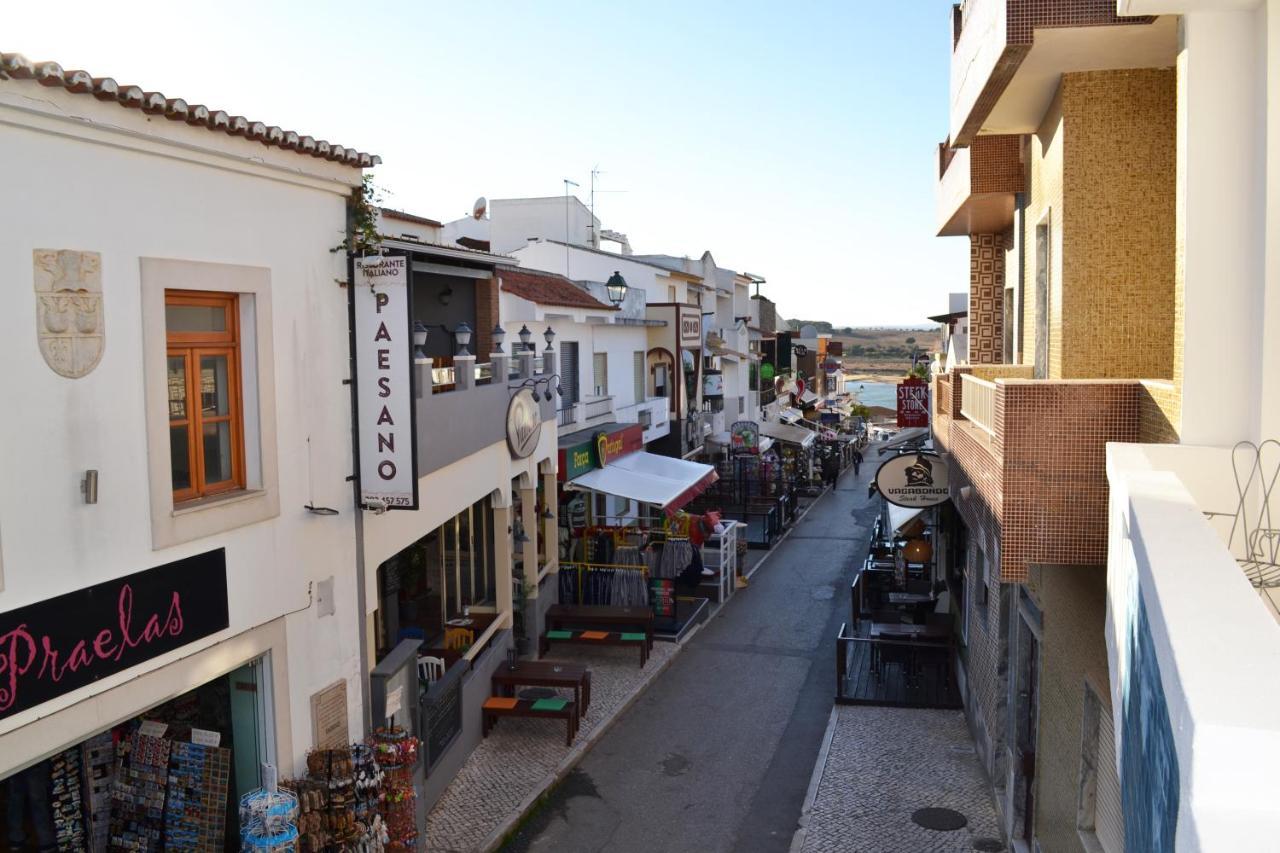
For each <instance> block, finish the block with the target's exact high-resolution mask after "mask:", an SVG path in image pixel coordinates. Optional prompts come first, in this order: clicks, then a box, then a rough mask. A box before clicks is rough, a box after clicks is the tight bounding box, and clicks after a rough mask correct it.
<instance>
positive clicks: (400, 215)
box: [381, 207, 444, 228]
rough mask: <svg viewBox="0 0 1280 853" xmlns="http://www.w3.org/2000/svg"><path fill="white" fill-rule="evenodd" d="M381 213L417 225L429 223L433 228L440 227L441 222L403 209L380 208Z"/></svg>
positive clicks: (441, 225) (442, 224)
mask: <svg viewBox="0 0 1280 853" xmlns="http://www.w3.org/2000/svg"><path fill="white" fill-rule="evenodd" d="M381 210H382V215H383V216H386V217H389V218H391V219H399V220H400V221H402V222H416V223H418V224H419V225H430V226H432V227H433V228H441V227H443V226H444V223H443V222H437V221H436V220H434V219H428V218H427V217H425V216H419V215H418V214H416V213H405V212H404V211H403V210H393V209H391V208H389V207H384V208H381Z"/></svg>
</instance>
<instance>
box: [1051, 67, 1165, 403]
mask: <svg viewBox="0 0 1280 853" xmlns="http://www.w3.org/2000/svg"><path fill="white" fill-rule="evenodd" d="M1175 84H1176V75H1175V72H1174V70H1173V69H1172V68H1138V69H1121V70H1111V71H1090V72H1083V73H1075V74H1064V75H1063V77H1062V85H1061V88H1060V95H1061V101H1062V116H1063V119H1062V128H1063V159H1062V169H1063V175H1062V186H1063V206H1062V216H1061V220H1062V287H1061V294H1062V315H1061V323H1060V325H1061V329H1062V333H1061V335H1060V345H1061V350H1060V352H1059V353H1058V355H1057V358H1058V359H1059V361H1058V363H1059V365H1060V368H1059V369H1060V371H1061V372H1060V373H1056V374H1055V375H1060V376H1062V377H1063V378H1068V379H1076V378H1089V379H1103V378H1105V379H1119V378H1158V379H1166V378H1171V377H1172V376H1173V332H1174V254H1175V246H1174V232H1175V221H1174V220H1175V186H1176V185H1175V178H1176V175H1175V160H1176V154H1177V138H1176V121H1177V104H1176V88H1175ZM1055 325H1057V324H1055Z"/></svg>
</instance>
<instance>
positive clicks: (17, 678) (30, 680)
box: [0, 548, 230, 719]
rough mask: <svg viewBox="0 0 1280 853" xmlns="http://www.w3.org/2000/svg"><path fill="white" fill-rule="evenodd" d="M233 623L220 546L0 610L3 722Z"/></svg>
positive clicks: (0, 690)
mask: <svg viewBox="0 0 1280 853" xmlns="http://www.w3.org/2000/svg"><path fill="white" fill-rule="evenodd" d="M229 626H230V622H229V617H228V612H227V560H226V552H225V551H224V550H223V549H221V548H219V549H218V550H216V551H209V552H207V553H204V554H197V555H196V556H194V557H187V558H186V559H184V560H177V561H175V562H172V563H166V564H164V565H163V566H157V567H156V568H154V569H147V570H146V571H142V572H137V573H135V574H132V575H129V576H127V577H123V578H118V579H116V580H113V581H107V582H106V583H101V584H97V585H95V586H91V587H86V588H84V589H81V590H77V591H76V592H69V593H67V594H66V595H60V596H58V597H57V598H50V599H48V600H46V601H41V602H38V603H36V604H31V605H28V606H26V607H19V608H18V609H17V610H10V611H9V612H8V613H0V719H4V718H5V717H8V716H11V715H13V714H17V713H18V712H20V711H25V710H27V709H28V708H34V707H35V706H37V705H40V704H42V703H44V702H48V701H49V700H50V699H55V698H57V697H59V696H61V695H63V694H64V693H70V692H71V691H72V690H76V689H78V688H81V687H84V686H85V685H87V684H92V683H93V682H95V681H97V680H98V679H100V678H106V677H107V676H109V675H115V674H116V673H118V672H123V671H124V670H126V669H129V668H130V667H133V666H137V665H138V664H140V663H143V662H145V661H148V660H150V659H152V658H154V657H158V656H160V655H163V654H165V653H166V652H171V651H173V650H174V649H178V648H181V647H182V646H185V645H187V644H188V643H193V642H195V641H196V640H199V639H202V638H204V637H208V636H209V635H211V634H216V633H217V632H219V631H222V630H225V629H226V628H228V627H229Z"/></svg>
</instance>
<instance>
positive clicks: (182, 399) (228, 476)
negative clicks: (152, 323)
mask: <svg viewBox="0 0 1280 853" xmlns="http://www.w3.org/2000/svg"><path fill="white" fill-rule="evenodd" d="M238 309H239V305H238V297H237V296H236V295H235V294H234V293H202V292H197V291H190V290H166V291H165V294H164V316H165V333H166V336H167V343H168V370H167V376H168V388H169V452H170V459H171V466H170V467H171V470H172V473H173V502H174V503H175V504H178V503H182V502H184V501H192V500H198V499H199V498H203V497H208V496H210V495H217V494H221V493H223V492H230V491H234V490H236V489H243V488H244V486H245V479H244V421H243V417H242V414H241V412H242V405H241V388H240V322H239V317H240V315H239V310H238Z"/></svg>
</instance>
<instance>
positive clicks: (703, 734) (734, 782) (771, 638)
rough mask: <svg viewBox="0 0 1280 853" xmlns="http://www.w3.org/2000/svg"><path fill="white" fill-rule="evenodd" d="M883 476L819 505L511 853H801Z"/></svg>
mask: <svg viewBox="0 0 1280 853" xmlns="http://www.w3.org/2000/svg"><path fill="white" fill-rule="evenodd" d="M872 469H873V466H872V465H870V464H864V465H863V466H862V474H861V476H860V477H855V476H854V475H853V472H852V470H850V471H848V472H846V474H845V475H844V476H843V477H842V478H841V480H840V483H839V486H838V488H837V489H836V490H835V491H834V492H829V493H828V494H827V495H825V496H824V497H822V498H821V499H819V500H818V502H817V503H816V504H814V506H813V507H812V508H811V509H810V511H809V514H808V515H807V516H806V517H805V519H804V520H803V521H802V522H800V524H799V525H798V526H797V527H796V528H795V529H794V530H793V531H792V533H791V535H790V536H789V537H788V538H787V539H786V541H784V542H783V543H782V544H781V545H780V546H778V547H777V549H775V551H774V553H773V554H771V555H770V556H769V558H768V561H767V562H766V563H765V564H764V565H763V567H762V568H761V569H760V570H759V571H758V572H756V574H755V575H754V576H753V577H752V579H751V584H750V586H749V587H748V588H747V589H745V590H742V591H740V592H739V593H738V594H737V595H735V596H734V597H733V598H732V599H730V601H729V603H728V604H727V605H726V606H725V607H723V608H721V610H720V612H719V614H718V615H717V616H716V617H714V618H713V619H712V620H711V622H710V623H709V624H708V625H706V626H704V627H703V628H702V630H701V631H699V632H698V633H697V634H696V635H695V636H694V637H693V639H692V640H691V641H690V642H689V644H688V646H687V647H686V648H685V649H684V651H683V652H681V653H680V655H679V656H678V657H677V658H676V660H675V662H674V663H673V664H672V665H671V667H670V669H668V670H667V671H666V672H665V673H664V674H663V675H662V676H661V677H660V678H658V680H657V681H656V682H655V683H654V684H653V686H651V687H650V688H649V689H648V691H646V693H645V694H644V695H643V696H642V697H641V698H640V700H639V701H638V702H636V704H635V705H633V706H632V707H631V708H630V709H629V710H628V711H627V712H626V714H625V715H624V716H623V717H622V718H621V719H620V720H618V721H617V723H615V725H614V726H613V728H612V729H610V730H609V731H608V732H607V733H606V734H605V736H604V737H603V738H602V739H601V740H600V741H599V742H598V743H597V744H596V745H595V747H594V748H593V749H592V750H591V751H590V752H589V753H588V754H587V756H586V757H585V758H584V759H583V761H582V763H581V764H579V765H578V767H577V768H576V769H575V770H574V771H573V772H572V774H571V775H570V776H569V777H568V778H567V779H566V780H565V781H564V783H563V784H561V785H560V786H559V787H558V788H557V789H556V790H555V791H553V792H552V793H551V795H550V797H549V799H548V801H547V802H546V803H545V804H544V805H543V807H542V808H541V809H540V810H539V811H538V812H537V813H536V814H535V815H534V816H533V817H532V818H531V819H530V820H529V821H528V822H527V823H526V825H525V826H524V828H523V829H522V830H521V831H520V833H518V834H517V835H516V836H515V837H514V838H513V839H512V840H511V841H510V842H509V843H508V845H507V846H506V847H505V848H504V849H505V850H508V851H520V853H543V851H548V852H549V851H556V853H579V851H607V853H628V852H629V851H644V853H654V851H664V853H666V851H671V853H680V851H690V853H693V851H697V853H709V851H761V853H764V851H785V850H787V848H788V846H789V845H790V843H791V838H792V835H793V834H794V832H795V830H796V828H797V823H796V821H797V819H798V818H799V816H800V808H801V805H802V804H803V802H804V797H805V792H806V790H807V788H808V785H809V778H810V775H811V774H812V772H813V767H814V763H815V761H816V759H817V755H818V750H819V747H820V746H821V741H822V738H823V734H824V733H825V731H826V725H827V720H828V717H829V715H830V713H831V707H832V697H833V695H834V692H835V641H834V638H835V636H836V632H837V631H838V630H839V627H840V623H841V622H842V621H844V620H845V619H847V618H848V612H849V589H848V584H849V580H850V579H851V577H852V574H853V570H854V566H855V564H856V562H859V561H861V558H862V557H863V555H865V553H866V548H867V542H868V539H869V538H870V532H871V531H870V525H871V524H872V521H873V519H874V517H875V509H874V507H873V506H872V505H871V504H870V502H869V501H868V499H867V481H868V480H869V479H870V471H871V470H872Z"/></svg>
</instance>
